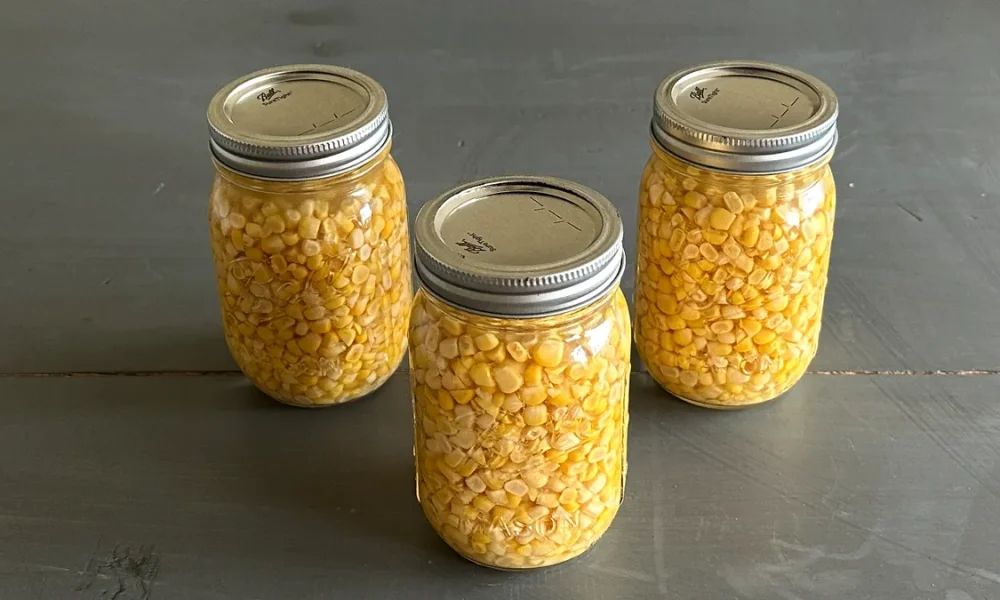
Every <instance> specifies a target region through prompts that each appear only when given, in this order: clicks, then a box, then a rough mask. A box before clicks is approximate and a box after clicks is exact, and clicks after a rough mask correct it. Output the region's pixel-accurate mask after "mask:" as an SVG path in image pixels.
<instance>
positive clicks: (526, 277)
mask: <svg viewBox="0 0 1000 600" xmlns="http://www.w3.org/2000/svg"><path fill="white" fill-rule="evenodd" d="M414 231H415V239H416V245H415V247H416V262H415V266H416V270H417V276H418V279H419V281H420V283H421V289H420V290H419V291H418V292H417V295H416V299H415V301H414V307H413V317H412V319H411V333H410V373H411V384H412V392H413V420H414V438H415V443H414V454H415V458H416V468H417V497H418V499H419V500H420V503H421V505H422V506H423V509H424V513H425V514H426V515H427V518H428V520H429V521H430V523H431V525H432V526H433V527H434V529H435V530H436V531H437V533H438V534H439V535H440V536H441V537H442V538H443V539H444V541H445V542H447V543H448V544H449V545H450V546H451V547H452V548H453V549H455V550H456V551H457V552H458V553H459V554H461V555H462V556H464V557H465V558H467V559H469V560H472V561H474V562H477V563H479V564H482V565H486V566H490V567H496V568H506V569H518V568H530V567H540V566H545V565H552V564H556V563H559V562H562V561H565V560H568V559H570V558H572V557H574V556H576V555H578V554H580V553H582V552H584V551H585V550H586V549H587V548H588V547H590V545H591V544H593V543H594V542H595V541H596V540H597V538H599V537H600V536H601V534H603V533H604V531H605V530H606V529H607V528H608V525H609V524H610V523H611V520H612V519H613V518H614V516H615V513H616V512H617V510H618V506H619V504H620V503H621V501H622V491H623V488H624V482H625V464H626V463H625V432H626V425H627V421H628V381H629V371H630V369H629V348H630V345H631V342H630V333H629V329H630V323H629V316H628V306H627V304H626V301H625V298H624V296H623V295H622V293H621V291H620V290H619V286H618V284H619V281H620V278H621V275H622V271H623V269H624V266H625V255H624V252H623V250H622V245H621V239H622V225H621V220H620V218H619V217H618V214H617V212H616V211H615V208H614V206H612V205H611V203H610V202H608V200H607V199H606V198H604V197H603V196H601V195H599V194H597V193H596V192H594V191H592V190H589V189H587V188H585V187H583V186H580V185H578V184H575V183H571V182H568V181H562V180H558V179H552V178H540V177H508V178H500V179H492V180H485V181H479V182H475V183H470V184H467V185H464V186H461V187H459V188H456V189H453V190H451V191H450V192H447V193H446V194H444V195H443V196H440V197H439V198H437V199H436V200H434V201H432V202H430V203H428V204H426V205H425V206H424V207H423V208H422V209H421V211H420V213H419V214H418V215H417V220H416V224H415V226H414Z"/></svg>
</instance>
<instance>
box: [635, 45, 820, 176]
mask: <svg viewBox="0 0 1000 600" xmlns="http://www.w3.org/2000/svg"><path fill="white" fill-rule="evenodd" d="M652 136H653V139H654V140H656V142H657V143H658V144H659V145H660V146H661V147H662V148H663V149H664V150H666V151H667V152H670V153H671V154H674V155H676V156H678V157H679V158H681V159H683V160H686V161H688V162H691V163H694V164H696V165H702V166H705V167H709V168H712V169H718V170H722V171H730V172H735V173H781V172H784V171H791V170H794V169H798V168H801V167H804V166H807V165H809V164H811V163H813V162H816V161H817V160H819V159H820V158H822V157H823V156H825V155H826V154H827V153H829V152H830V151H831V150H833V148H834V147H835V146H836V144H837V96H836V95H835V94H834V93H833V90H831V89H830V87H829V86H827V85H826V84H825V83H823V82H822V81H820V80H819V79H816V78H815V77H813V76H811V75H808V74H806V73H803V72H802V71H799V70H797V69H792V68H789V67H783V66H780V65H776V64H772V63H763V62H750V61H726V62H717V63H710V64H706V65H701V66H697V67H692V68H690V69H685V70H683V71H679V72H677V73H674V74H673V75H671V76H670V77H668V78H666V79H665V80H663V82H662V83H660V85H659V86H658V87H657V88H656V93H655V95H654V97H653V123H652Z"/></svg>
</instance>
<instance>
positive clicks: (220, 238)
mask: <svg viewBox="0 0 1000 600" xmlns="http://www.w3.org/2000/svg"><path fill="white" fill-rule="evenodd" d="M208 121H209V126H210V132H211V143H210V147H211V150H212V156H213V158H214V162H215V169H216V176H215V182H214V184H213V186H212V194H211V199H210V207H209V225H210V231H211V236H212V251H213V255H214V258H215V272H216V277H217V280H218V291H219V299H220V302H221V306H222V321H223V328H224V331H225V336H226V341H227V343H228V345H229V349H230V351H231V353H232V355H233V358H234V359H235V360H236V363H237V364H238V365H239V367H240V369H241V370H242V371H243V372H244V373H245V374H246V376H247V377H248V378H249V379H250V381H252V382H253V384H254V385H256V386H257V387H258V388H260V389H261V390H262V391H263V392H265V393H266V394H268V395H270V396H271V397H273V398H275V399H277V400H279V401H281V402H284V403H287V404H293V405H297V406H328V405H332V404H338V403H341V402H347V401H349V400H353V399H356V398H359V397H361V396H364V395H365V394H368V393H370V392H372V391H373V390H375V389H377V388H378V387H379V386H380V385H382V383H383V382H384V381H385V380H386V379H387V378H388V377H389V375H390V374H392V372H393V371H394V370H395V369H396V368H397V367H398V365H399V363H400V361H401V360H402V357H403V354H404V352H405V351H406V337H407V319H408V317H409V313H410V303H411V298H412V291H411V276H410V254H409V242H408V236H407V223H406V194H405V191H404V187H403V178H402V175H401V174H400V171H399V168H398V167H397V166H396V163H395V161H393V159H392V157H391V156H390V154H389V148H390V145H391V139H392V126H391V123H390V121H389V116H388V104H387V100H386V94H385V91H384V90H383V89H382V87H381V86H380V85H379V84H378V83H377V82H376V81H375V80H373V79H372V78H370V77H368V76H366V75H364V74H362V73H358V72H356V71H351V70H349V69H344V68H340V67H332V66H326V65H293V66H288V67H278V68H273V69H267V70H264V71H259V72H257V73H253V74H251V75H247V76H246V77H243V78H241V79H238V80H236V81H234V82H232V83H230V84H229V85H227V86H226V87H224V88H223V89H222V90H220V91H219V92H218V94H216V96H215V97H214V98H213V99H212V102H211V104H210V106H209V109H208Z"/></svg>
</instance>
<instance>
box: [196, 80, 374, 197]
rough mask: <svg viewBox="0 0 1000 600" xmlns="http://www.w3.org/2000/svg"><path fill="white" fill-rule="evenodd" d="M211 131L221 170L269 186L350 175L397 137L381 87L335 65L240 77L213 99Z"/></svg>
mask: <svg viewBox="0 0 1000 600" xmlns="http://www.w3.org/2000/svg"><path fill="white" fill-rule="evenodd" d="M208 125H209V133H210V136H211V139H210V142H209V146H210V148H211V150H212V154H213V155H214V156H215V158H216V159H217V160H218V161H219V162H221V163H222V164H223V165H225V166H227V167H229V168H231V169H233V170H235V171H239V172H241V173H245V174H248V175H252V176H256V177H263V178H267V179H312V178H317V177H326V176H330V175H337V174H340V173H345V172H347V171H350V170H351V169H354V168H356V167H358V166H359V165H362V164H364V163H365V162H366V161H368V160H370V159H371V158H372V157H374V156H376V155H377V154H378V153H379V152H380V151H382V149H384V148H385V146H386V144H388V143H389V140H390V139H391V137H392V125H391V124H390V122H389V111H388V101H387V99H386V95H385V90H384V89H382V86H381V85H379V84H378V82H376V81H375V80H374V79H372V78H371V77H368V76H367V75H364V74H363V73H358V72H357V71H352V70H351V69H345V68H343V67H335V66H330V65H289V66H284V67H274V68H271V69H264V70H263V71H257V72H256V73H251V74H250V75H246V76H244V77H241V78H239V79H237V80H236V81H233V82H232V83H230V84H229V85H227V86H226V87H224V88H222V89H221V90H219V91H218V93H216V94H215V97H213V98H212V101H211V103H209V105H208Z"/></svg>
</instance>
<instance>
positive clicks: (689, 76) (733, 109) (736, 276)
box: [635, 62, 837, 408]
mask: <svg viewBox="0 0 1000 600" xmlns="http://www.w3.org/2000/svg"><path fill="white" fill-rule="evenodd" d="M836 119H837V98H836V96H835V95H834V93H833V91H832V90H831V89H830V88H829V87H828V86H827V85H826V84H824V83H823V82H821V81H819V80H818V79H816V78H815V77H812V76H810V75H807V74H806V73H803V72H801V71H797V70H795V69H790V68H787V67H781V66H778V65H773V64H767V63H755V62H722V63H713V64H708V65H703V66H699V67H694V68H691V69H687V70H684V71H681V72H679V73H676V74H674V75H672V76H670V77H668V78H667V79H666V80H664V81H663V82H662V83H661V84H660V85H659V87H658V88H657V90H656V94H655V97H654V117H653V123H652V135H651V142H652V143H651V145H652V148H653V154H652V157H651V158H650V159H649V162H648V163H647V164H646V168H645V171H644V172H643V174H642V183H641V185H640V189H639V224H638V250H637V261H636V262H637V267H636V292H635V340H636V345H637V346H638V351H639V356H640V357H641V358H642V360H643V362H644V363H645V365H646V367H647V368H648V370H649V373H650V374H651V375H652V377H653V378H654V379H655V380H656V381H657V382H659V384H660V385H661V386H663V387H664V388H665V389H666V390H667V391H669V392H670V393H672V394H674V395H675V396H677V397H679V398H681V399H683V400H686V401H688V402H691V403H693V404H698V405H702V406H707V407H712V408H730V407H738V406H745V405H750V404H756V403H760V402H765V401H767V400H771V399H772V398H775V397H776V396H778V395H780V394H782V393H784V392H785V391H786V390H788V389H789V388H790V387H791V386H792V385H794V384H795V382H796V381H798V380H799V378H801V377H802V375H803V374H804V373H805V371H806V368H807V367H808V366H809V363H810V361H811V360H812V359H813V356H815V354H816V346H817V343H818V341H819V332H820V323H821V318H822V313H823V296H824V293H825V291H826V281H827V270H828V266H829V262H830V244H831V242H832V240H833V221H834V208H835V205H836V191H835V188H834V183H833V175H832V173H831V172H830V167H829V163H830V158H831V156H832V155H833V151H834V147H835V145H836V143H837V128H836Z"/></svg>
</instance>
